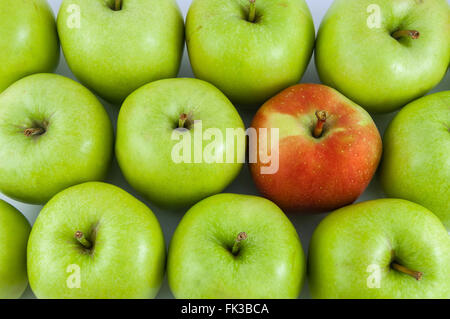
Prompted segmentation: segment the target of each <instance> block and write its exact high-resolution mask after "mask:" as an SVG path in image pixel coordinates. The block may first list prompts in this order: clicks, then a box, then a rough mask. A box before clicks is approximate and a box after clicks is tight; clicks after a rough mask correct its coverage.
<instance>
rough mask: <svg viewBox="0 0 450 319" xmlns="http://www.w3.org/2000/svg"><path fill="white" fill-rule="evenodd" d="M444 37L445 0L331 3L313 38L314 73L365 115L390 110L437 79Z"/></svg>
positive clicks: (445, 55) (449, 42)
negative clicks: (361, 107) (314, 43)
mask: <svg viewBox="0 0 450 319" xmlns="http://www.w3.org/2000/svg"><path fill="white" fill-rule="evenodd" d="M449 33H450V19H449V4H448V3H447V1H446V0H425V1H422V0H398V1H392V0H336V1H334V2H333V4H332V6H331V7H330V9H329V10H328V12H327V14H326V16H325V17H324V19H323V21H322V24H321V26H320V29H319V33H318V36H317V42H316V54H315V57H316V66H317V70H318V73H319V76H320V79H321V80H322V82H323V83H324V84H327V85H329V86H332V87H334V88H336V89H337V90H339V91H340V92H341V93H343V94H344V95H346V96H347V97H348V98H350V99H351V100H353V101H355V102H356V103H358V104H359V105H361V106H363V107H365V108H366V109H367V110H368V111H369V112H374V113H375V112H378V113H382V112H391V111H394V110H396V109H398V108H400V107H402V106H404V105H405V104H407V103H408V102H410V101H412V100H414V99H416V98H418V97H420V96H422V95H424V94H425V93H427V92H428V91H430V90H431V89H432V88H433V87H434V86H436V85H437V84H438V83H439V82H440V81H441V80H442V78H443V77H444V75H445V72H446V71H447V67H448V63H449V60H450V50H449V48H450V37H449Z"/></svg>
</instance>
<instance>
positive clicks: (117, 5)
mask: <svg viewBox="0 0 450 319" xmlns="http://www.w3.org/2000/svg"><path fill="white" fill-rule="evenodd" d="M120 9H122V0H116V1H115V3H114V11H120Z"/></svg>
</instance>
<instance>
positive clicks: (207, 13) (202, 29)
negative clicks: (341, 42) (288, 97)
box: [186, 0, 315, 108]
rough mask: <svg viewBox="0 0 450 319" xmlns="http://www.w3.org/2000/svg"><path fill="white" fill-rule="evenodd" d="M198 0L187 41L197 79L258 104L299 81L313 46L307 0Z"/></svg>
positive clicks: (243, 102)
mask: <svg viewBox="0 0 450 319" xmlns="http://www.w3.org/2000/svg"><path fill="white" fill-rule="evenodd" d="M255 5H256V22H255V23H251V22H248V21H247V18H248V9H249V1H246V0H244V1H239V0H194V1H193V2H192V4H191V7H190V8H189V12H188V14H187V18H186V44H187V48H188V52H189V59H190V62H191V65H192V70H193V71H194V74H195V76H196V77H197V78H199V79H202V80H205V81H208V82H210V83H212V84H214V85H215V86H216V87H217V88H219V89H220V90H221V91H222V92H224V93H225V95H227V96H228V98H230V100H231V101H232V102H233V103H235V104H237V105H240V106H243V107H247V108H251V107H253V108H255V107H258V106H260V105H261V104H262V103H264V102H265V101H266V100H267V99H269V98H270V97H272V96H273V95H275V94H276V93H278V92H280V91H281V90H283V89H284V88H286V87H288V86H290V85H293V84H295V83H298V82H299V81H300V79H301V77H302V75H303V73H304V72H305V70H306V67H307V66H308V63H309V60H310V58H311V54H312V50H313V47H314V40H315V32H314V24H313V20H312V17H311V13H310V11H309V8H308V6H307V4H306V2H305V1H304V0H283V1H279V0H256V2H255Z"/></svg>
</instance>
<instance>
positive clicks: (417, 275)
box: [391, 262, 423, 280]
mask: <svg viewBox="0 0 450 319" xmlns="http://www.w3.org/2000/svg"><path fill="white" fill-rule="evenodd" d="M391 267H392V268H393V269H395V270H397V271H400V272H402V273H404V274H407V275H410V276H411V277H414V278H415V279H416V280H421V279H422V276H423V273H421V272H420V271H415V270H411V269H409V268H406V267H405V266H402V265H400V264H397V263H395V262H394V263H392V265H391Z"/></svg>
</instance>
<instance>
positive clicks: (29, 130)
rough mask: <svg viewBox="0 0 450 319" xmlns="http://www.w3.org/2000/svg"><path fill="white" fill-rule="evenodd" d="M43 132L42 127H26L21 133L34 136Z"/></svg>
mask: <svg viewBox="0 0 450 319" xmlns="http://www.w3.org/2000/svg"><path fill="white" fill-rule="evenodd" d="M44 133H45V129H43V128H42V127H33V128H27V129H26V130H25V131H23V134H25V136H36V135H42V134H44Z"/></svg>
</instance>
